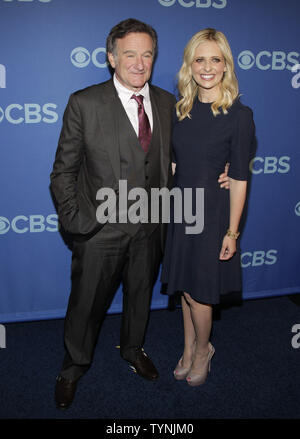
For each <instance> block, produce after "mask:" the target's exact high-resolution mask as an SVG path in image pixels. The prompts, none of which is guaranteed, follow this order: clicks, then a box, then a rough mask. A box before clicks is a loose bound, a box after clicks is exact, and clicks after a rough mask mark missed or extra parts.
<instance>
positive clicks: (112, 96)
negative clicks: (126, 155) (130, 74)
mask: <svg viewBox="0 0 300 439" xmlns="http://www.w3.org/2000/svg"><path fill="white" fill-rule="evenodd" d="M119 103H120V100H119V98H118V95H117V92H116V89H115V87H114V85H113V81H112V80H110V81H108V82H106V83H105V84H104V86H103V87H102V90H101V94H100V96H99V100H98V105H97V113H98V117H99V120H100V125H101V131H102V135H103V139H100V141H102V140H103V143H104V145H105V147H106V150H107V153H108V155H109V158H110V162H111V165H112V168H113V171H114V174H115V177H116V180H117V182H118V181H119V180H120V151H119V138H118V117H116V111H117V108H119Z"/></svg>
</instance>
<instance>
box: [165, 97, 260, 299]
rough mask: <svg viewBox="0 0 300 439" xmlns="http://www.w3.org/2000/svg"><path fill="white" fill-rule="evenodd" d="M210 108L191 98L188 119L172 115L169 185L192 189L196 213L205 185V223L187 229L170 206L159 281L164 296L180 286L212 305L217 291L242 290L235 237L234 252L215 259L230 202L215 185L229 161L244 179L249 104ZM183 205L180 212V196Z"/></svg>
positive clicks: (232, 173)
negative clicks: (173, 167) (172, 172)
mask: <svg viewBox="0 0 300 439" xmlns="http://www.w3.org/2000/svg"><path fill="white" fill-rule="evenodd" d="M210 107H211V104H209V103H202V102H200V101H199V100H198V99H197V98H196V99H195V102H194V105H193V108H192V110H191V113H190V114H191V119H189V118H187V117H186V118H185V119H184V120H183V121H181V122H179V121H178V119H177V118H176V121H175V123H174V127H173V156H174V159H173V161H175V162H176V172H175V175H174V181H173V188H180V189H181V190H182V193H183V190H184V189H186V188H191V189H190V190H191V191H192V193H193V198H192V200H193V203H192V204H193V213H194V214H195V213H196V212H197V211H198V214H199V209H197V210H196V198H195V197H196V195H195V194H196V190H195V189H196V188H204V228H203V231H202V232H201V233H197V234H195V233H189V234H187V233H186V226H188V227H191V226H192V224H190V223H186V222H185V221H184V214H183V221H182V222H174V205H171V221H170V224H169V225H168V231H167V239H166V246H165V252H164V259H163V265H162V274H161V281H162V283H163V284H167V285H166V288H167V291H166V292H167V294H169V295H171V294H173V293H175V292H177V291H184V292H187V293H189V294H190V295H191V297H192V298H193V299H195V300H196V301H199V302H203V303H207V304H217V303H219V302H220V294H223V293H226V292H232V291H241V289H242V277H241V265H240V249H239V240H237V252H236V253H235V255H234V256H233V257H232V258H231V259H230V260H229V261H220V260H219V253H220V250H221V247H222V241H223V238H224V235H225V234H226V231H227V229H228V227H229V210H230V205H229V190H227V189H222V188H220V184H219V183H218V177H219V175H220V174H221V173H222V172H224V167H225V164H226V162H229V163H230V168H229V172H228V175H229V177H231V178H233V179H236V180H247V179H248V174H249V160H250V157H251V154H252V152H253V144H254V122H253V116H252V111H251V109H250V108H249V107H246V106H244V105H243V104H242V103H241V102H240V101H239V100H236V101H235V102H234V104H233V105H232V106H231V107H230V109H229V110H228V114H226V115H225V114H223V112H221V113H220V114H219V115H217V116H214V115H213V113H212V111H211V108H210ZM172 199H173V198H172V197H171V201H172ZM190 204H191V203H187V205H190ZM198 206H200V204H198ZM182 209H183V212H184V196H183V199H182ZM188 221H190V220H188ZM199 224H200V221H199ZM190 230H191V229H190ZM194 231H196V229H194Z"/></svg>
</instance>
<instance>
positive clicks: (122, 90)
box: [113, 74, 150, 101]
mask: <svg viewBox="0 0 300 439" xmlns="http://www.w3.org/2000/svg"><path fill="white" fill-rule="evenodd" d="M113 81H114V86H115V87H116V90H117V93H118V95H121V96H122V97H123V98H125V97H126V98H128V101H129V100H130V99H131V96H132V95H133V94H136V95H142V96H144V99H145V100H149V101H150V94H149V84H148V82H146V84H145V85H144V87H143V88H142V89H141V90H139V91H138V92H134V91H132V90H129V88H127V87H125V86H124V85H123V84H121V83H120V81H119V80H118V78H117V77H116V74H114V76H113Z"/></svg>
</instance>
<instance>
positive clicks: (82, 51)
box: [70, 47, 107, 69]
mask: <svg viewBox="0 0 300 439" xmlns="http://www.w3.org/2000/svg"><path fill="white" fill-rule="evenodd" d="M100 54H102V56H103V54H104V61H103V60H102V62H101V60H99V57H100ZM70 59H71V62H72V64H73V65H74V66H75V67H78V68H80V69H81V68H83V67H87V66H88V65H89V64H90V62H91V61H92V63H93V64H94V66H95V67H98V68H99V69H105V68H106V67H107V62H106V49H105V47H97V49H95V50H93V52H92V53H90V52H89V51H88V50H87V49H86V48H85V47H75V49H73V50H72V52H71V55H70Z"/></svg>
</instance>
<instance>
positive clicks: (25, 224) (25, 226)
mask: <svg viewBox="0 0 300 439" xmlns="http://www.w3.org/2000/svg"><path fill="white" fill-rule="evenodd" d="M10 229H11V230H13V231H14V232H15V233H26V232H29V233H36V232H44V231H47V232H57V231H58V229H59V224H58V216H57V215H56V214H54V213H53V214H50V215H48V216H47V217H45V216H44V215H30V216H28V217H27V216H25V215H18V216H16V217H15V218H13V219H12V220H11V221H9V220H8V219H7V218H5V217H4V216H0V235H4V234H5V233H7V232H8V231H9V230H10Z"/></svg>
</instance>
